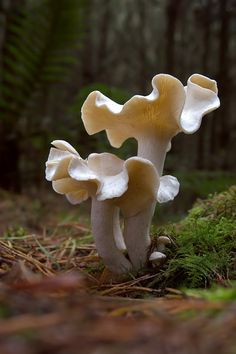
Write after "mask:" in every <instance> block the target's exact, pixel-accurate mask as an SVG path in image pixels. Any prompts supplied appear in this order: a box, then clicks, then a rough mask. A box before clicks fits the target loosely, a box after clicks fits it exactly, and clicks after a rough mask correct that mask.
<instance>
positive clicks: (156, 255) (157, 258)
mask: <svg viewBox="0 0 236 354" xmlns="http://www.w3.org/2000/svg"><path fill="white" fill-rule="evenodd" d="M165 259H166V255H165V254H164V253H162V252H157V251H155V252H152V254H151V255H150V257H149V261H150V262H152V264H153V265H154V266H159V265H161V264H162V263H163V261H164V260H165Z"/></svg>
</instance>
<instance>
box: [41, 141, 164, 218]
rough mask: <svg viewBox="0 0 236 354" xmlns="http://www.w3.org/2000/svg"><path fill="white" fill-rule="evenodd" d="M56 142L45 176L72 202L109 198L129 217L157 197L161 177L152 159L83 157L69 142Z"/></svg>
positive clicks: (109, 156)
mask: <svg viewBox="0 0 236 354" xmlns="http://www.w3.org/2000/svg"><path fill="white" fill-rule="evenodd" d="M53 143H54V142H53ZM56 145H57V146H58V148H57V149H56V148H51V150H50V153H49V157H48V161H47V162H46V178H47V179H48V180H49V181H52V185H53V189H54V190H55V191H56V192H57V193H59V194H65V195H66V197H67V199H68V200H69V201H70V202H71V203H72V204H78V203H81V202H83V201H84V200H86V199H87V198H89V197H95V198H96V199H97V200H99V201H104V200H107V199H109V200H111V201H112V202H113V203H114V204H115V205H117V206H119V207H120V208H121V209H122V212H123V214H124V215H125V216H130V215H135V214H137V213H138V212H139V211H141V210H142V209H144V208H145V207H146V205H147V204H148V203H149V202H150V201H154V200H155V199H156V195H157V191H158V188H159V176H158V173H157V171H156V168H155V167H154V165H153V164H152V163H151V162H150V161H148V160H146V159H143V158H139V157H131V158H130V159H128V160H126V161H123V160H121V159H119V158H118V157H116V156H115V155H113V154H109V153H102V154H91V155H89V156H88V158H87V160H83V159H82V158H81V157H80V155H79V154H78V153H77V151H76V150H75V149H74V148H73V147H72V146H71V145H70V144H68V143H66V142H64V141H56Z"/></svg>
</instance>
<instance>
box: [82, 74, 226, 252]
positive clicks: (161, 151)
mask: <svg viewBox="0 0 236 354" xmlns="http://www.w3.org/2000/svg"><path fill="white" fill-rule="evenodd" d="M152 87H153V91H152V92H151V93H150V94H149V95H148V96H141V95H136V96H133V97H132V98H131V99H130V100H129V101H127V102H126V103H125V104H124V105H120V104H117V103H116V102H114V101H112V100H111V99H109V98H108V97H106V96H104V95H103V94H102V93H101V92H99V91H94V92H91V93H90V94H89V96H88V97H87V99H86V100H85V102H84V104H83V107H82V111H81V112H82V120H83V123H84V126H85V129H86V130H87V132H88V134H90V135H91V134H95V133H98V132H100V131H102V130H106V133H107V137H108V139H109V141H110V143H111V145H112V146H114V147H117V148H118V147H120V146H121V145H122V143H123V142H124V141H125V140H126V139H128V138H130V137H134V138H135V139H136V140H137V142H138V153H137V155H138V156H139V157H143V158H146V159H148V160H150V161H151V162H152V163H153V164H154V165H155V167H156V169H157V171H158V174H159V176H161V175H162V172H163V166H164V161H165V157H166V153H167V151H169V149H170V146H171V139H172V138H173V137H174V136H175V135H176V134H178V133H179V132H181V131H182V132H185V133H187V134H191V133H194V132H195V131H196V130H197V129H198V128H199V127H200V124H201V120H202V117H203V116H204V115H205V114H206V113H209V112H211V111H213V110H214V109H216V108H218V107H219V105H220V101H219V98H218V96H217V85H216V82H215V81H214V80H211V79H209V78H207V77H205V76H202V75H199V74H194V75H192V76H191V77H190V78H189V79H188V82H187V86H186V87H184V86H183V85H182V83H181V82H180V81H179V80H177V79H176V78H174V77H173V76H170V75H166V74H159V75H156V76H154V78H153V79H152ZM178 191H179V183H178V181H177V179H176V178H175V177H172V176H163V177H161V179H160V187H159V191H158V194H157V200H158V201H159V202H160V203H163V202H166V201H169V200H172V199H173V198H174V197H175V196H176V195H177V194H178ZM154 209H155V202H153V204H152V203H150V205H149V207H148V209H147V210H146V211H145V214H142V217H141V216H139V217H135V218H134V219H133V222H132V225H130V226H129V227H128V226H127V228H126V231H127V230H128V229H129V231H128V234H129V237H131V236H130V235H135V234H138V235H139V237H140V234H141V233H142V232H144V230H142V228H140V225H141V220H142V222H143V224H144V225H145V230H147V229H148V227H147V225H150V223H151V218H152V215H153V212H154ZM143 213H144V211H143ZM129 223H130V220H129ZM124 237H125V238H127V237H126V234H124ZM133 237H134V236H133ZM131 243H132V244H133V245H134V244H135V243H134V242H133V241H132V242H131ZM126 245H127V241H126Z"/></svg>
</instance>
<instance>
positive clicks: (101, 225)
mask: <svg viewBox="0 0 236 354" xmlns="http://www.w3.org/2000/svg"><path fill="white" fill-rule="evenodd" d="M113 219H114V206H113V205H112V203H111V202H110V201H108V200H107V201H101V202H100V201H97V200H96V199H95V198H93V199H92V211H91V223H92V232H93V235H94V239H95V244H96V248H97V251H98V254H99V255H100V256H101V257H102V259H103V261H104V263H105V264H106V266H107V267H108V268H109V269H110V270H111V271H112V272H114V273H125V272H128V271H130V270H131V268H132V265H131V263H130V262H129V261H128V259H127V258H126V257H125V256H124V254H123V253H122V252H121V251H120V250H119V249H118V248H117V246H116V244H115V237H114V227H113Z"/></svg>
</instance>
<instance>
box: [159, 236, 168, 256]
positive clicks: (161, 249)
mask: <svg viewBox="0 0 236 354" xmlns="http://www.w3.org/2000/svg"><path fill="white" fill-rule="evenodd" d="M170 244H171V240H170V239H169V237H167V236H159V237H158V239H157V251H159V252H162V253H163V252H164V251H165V248H166V246H167V245H170Z"/></svg>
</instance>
